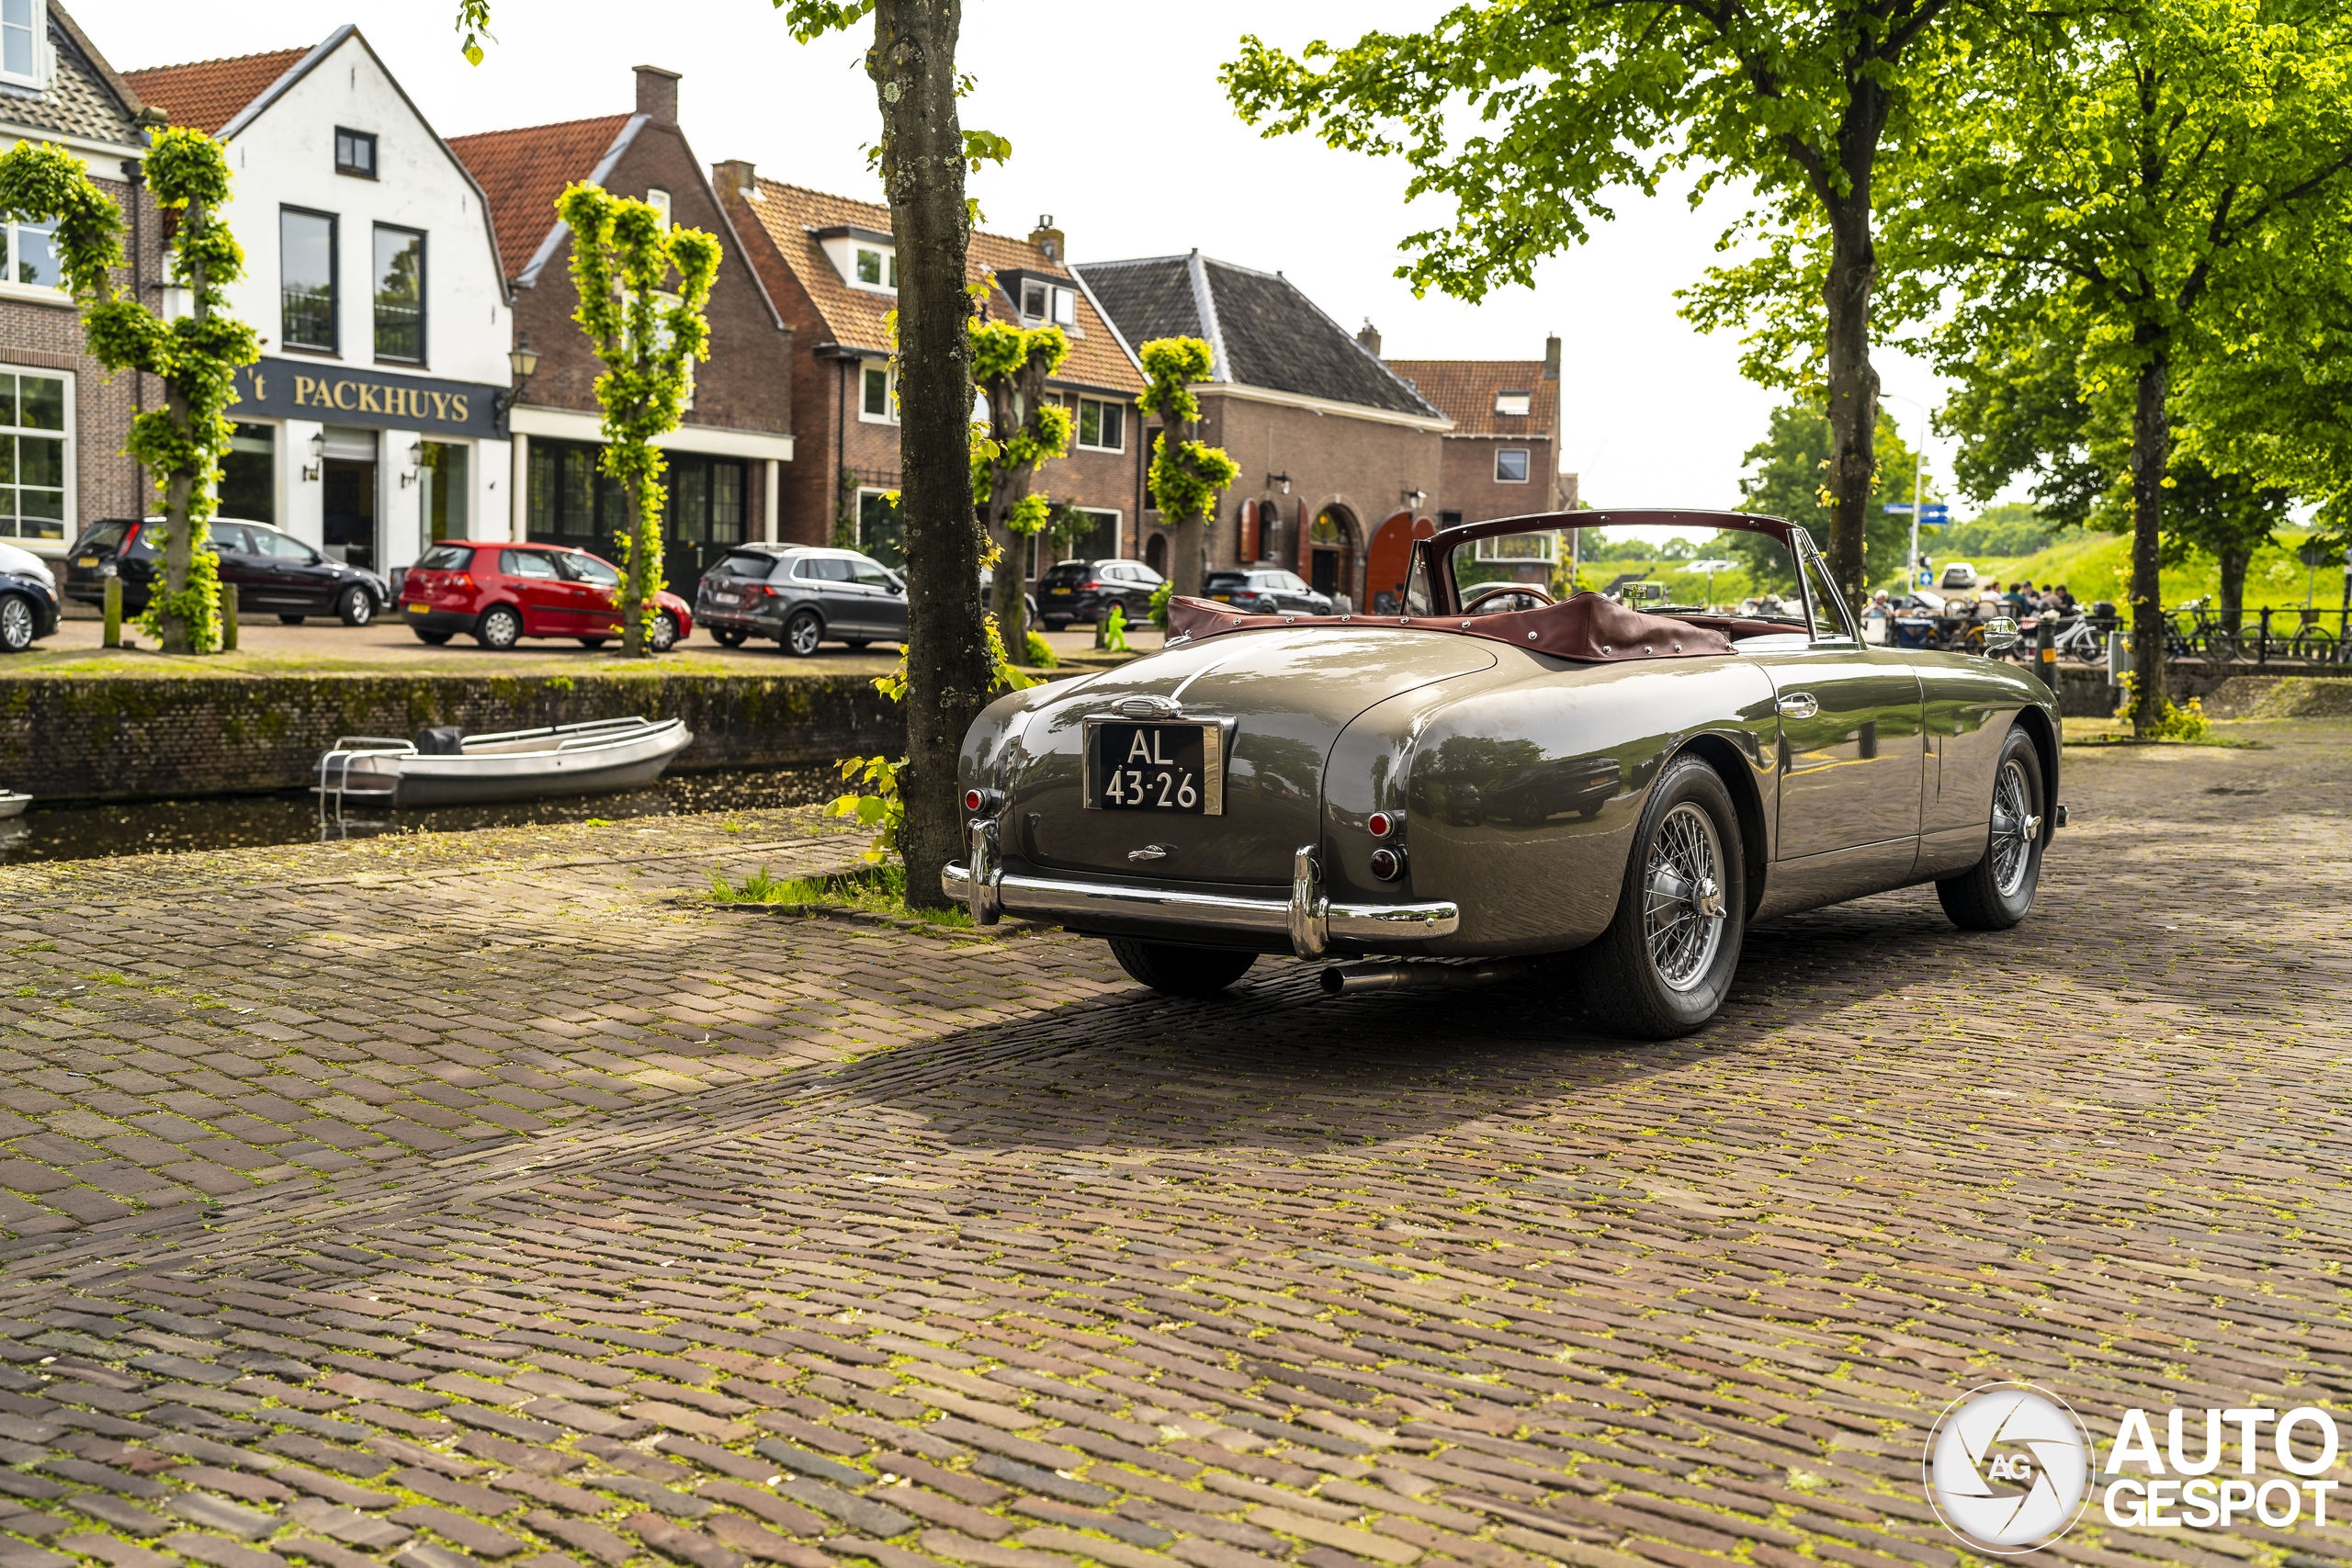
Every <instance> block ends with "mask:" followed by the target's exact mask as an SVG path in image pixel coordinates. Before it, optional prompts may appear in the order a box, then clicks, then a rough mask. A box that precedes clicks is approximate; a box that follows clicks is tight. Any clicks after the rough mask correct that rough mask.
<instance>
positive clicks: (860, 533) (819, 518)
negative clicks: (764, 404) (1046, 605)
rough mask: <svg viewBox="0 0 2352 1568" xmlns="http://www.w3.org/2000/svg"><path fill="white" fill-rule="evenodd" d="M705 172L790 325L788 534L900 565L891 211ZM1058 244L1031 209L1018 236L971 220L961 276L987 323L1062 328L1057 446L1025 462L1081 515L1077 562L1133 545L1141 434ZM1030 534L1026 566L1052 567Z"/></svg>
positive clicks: (740, 174) (1108, 341)
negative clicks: (795, 452)
mask: <svg viewBox="0 0 2352 1568" xmlns="http://www.w3.org/2000/svg"><path fill="white" fill-rule="evenodd" d="M714 179H715V183H716V184H717V185H718V189H719V191H720V192H721V194H722V195H724V197H726V199H727V201H728V202H729V205H730V206H731V207H732V208H733V209H735V211H736V213H737V214H738V226H739V227H740V228H741V230H742V231H744V233H745V234H746V235H747V236H752V241H751V243H752V254H753V255H754V257H755V258H756V259H757V261H758V263H759V265H760V266H761V268H762V270H763V274H764V275H765V276H766V277H767V279H768V288H769V290H770V292H771V293H772V294H773V295H774V296H775V299H776V302H777V304H778V306H779V308H780V309H782V310H783V311H784V314H785V317H786V320H788V321H790V322H791V323H792V325H793V326H794V328H795V329H796V331H797V333H798V338H799V342H800V344H801V345H802V347H801V349H800V351H799V352H797V354H796V355H794V358H793V367H792V378H793V409H794V412H795V415H796V417H797V422H798V423H797V428H798V434H799V436H800V452H801V460H800V461H799V462H797V463H796V464H795V465H794V468H793V471H792V473H791V474H790V475H789V476H788V477H787V479H786V499H785V502H784V509H783V512H784V517H785V520H786V534H785V537H787V538H790V539H795V540H797V541H800V542H802V543H805V544H823V543H827V542H840V543H842V544H852V543H854V544H855V545H856V546H857V547H861V548H864V549H865V550H867V551H869V552H871V553H872V554H873V555H874V556H875V557H876V558H877V559H880V560H882V561H885V562H887V563H888V564H890V565H893V566H896V565H899V564H901V563H902V561H903V559H904V553H903V550H902V549H901V547H900V538H901V536H900V533H899V525H898V521H897V518H896V516H895V515H894V508H893V507H892V506H891V505H890V503H889V502H888V499H887V492H888V491H895V490H897V489H898V487H899V423H898V398H897V387H896V384H895V382H894V380H893V376H894V372H893V371H892V369H891V366H890V357H891V349H890V340H889V331H888V316H889V313H890V311H891V310H894V309H895V308H896V307H897V303H898V254H897V251H896V248H895V245H894V243H893V242H892V239H891V234H890V209H888V208H887V207H883V206H880V205H877V204H876V203H874V202H867V201H854V200H852V199H850V198H849V197H840V196H829V195H827V194H825V193H824V192H822V191H814V190H807V189H804V188H802V187H800V186H788V185H784V184H781V183H779V182H777V181H775V180H769V179H762V178H760V177H758V175H756V173H755V172H754V170H753V167H752V164H749V163H744V162H733V163H727V164H719V165H718V168H717V169H716V170H715V171H714ZM1065 254H1066V253H1065V248H1064V240H1063V236H1062V233H1061V231H1059V230H1057V229H1056V228H1055V227H1054V226H1053V222H1052V220H1050V219H1040V220H1038V226H1037V228H1036V230H1035V232H1033V233H1032V234H1030V236H1029V237H1028V238H1027V239H1025V240H1016V239H1014V238H1012V236H1010V235H1006V234H991V233H987V232H984V231H976V232H975V233H974V234H973V235H972V241H971V250H970V276H971V279H972V281H973V282H975V283H986V284H987V285H988V286H989V287H988V291H987V293H986V296H985V307H986V309H987V310H988V313H989V318H990V319H991V320H994V321H1017V322H1019V323H1020V324H1022V325H1023V326H1031V327H1035V326H1043V325H1046V324H1049V323H1050V324H1052V325H1057V326H1059V327H1060V328H1061V329H1062V330H1063V331H1064V332H1065V333H1069V342H1070V347H1069V356H1068V357H1067V358H1065V359H1064V360H1063V361H1062V365H1061V368H1060V371H1059V372H1058V373H1057V375H1056V376H1055V377H1054V378H1052V379H1051V380H1050V381H1049V382H1048V383H1047V388H1048V392H1049V395H1051V396H1053V397H1057V398H1059V399H1061V400H1063V401H1064V402H1065V403H1067V404H1069V407H1070V409H1071V412H1072V420H1073V424H1074V427H1075V433H1074V435H1073V438H1072V443H1071V448H1070V450H1069V453H1068V454H1067V455H1065V456H1064V457H1059V458H1057V459H1055V460H1054V461H1053V462H1050V463H1047V464H1046V465H1045V466H1044V467H1043V468H1040V469H1039V470H1038V474H1037V488H1038V489H1040V490H1042V491H1045V492H1046V494H1047V495H1048V496H1049V497H1051V498H1052V499H1053V501H1054V502H1057V503H1058V504H1062V505H1067V506H1070V507H1074V508H1076V509H1077V510H1079V511H1080V512H1082V513H1088V514H1089V515H1090V516H1091V520H1092V523H1093V528H1092V531H1091V533H1090V534H1089V535H1087V536H1084V537H1082V538H1080V540H1079V541H1078V542H1077V543H1076V544H1075V545H1074V546H1073V547H1071V549H1070V551H1069V553H1070V554H1071V555H1072V556H1073V557H1075V558H1095V557H1102V556H1123V555H1129V554H1132V553H1134V552H1135V551H1136V549H1137V548H1138V547H1139V543H1138V539H1137V525H1138V521H1139V519H1140V516H1141V506H1142V501H1143V465H1144V460H1145V448H1144V443H1143V441H1142V439H1141V428H1140V425H1141V422H1140V420H1139V418H1138V416H1137V412H1136V398H1137V397H1138V396H1140V395H1141V393H1142V391H1143V375H1142V372H1141V371H1140V370H1138V369H1137V368H1136V360H1135V355H1134V354H1133V353H1132V352H1131V350H1130V347H1129V345H1128V344H1127V343H1126V342H1125V341H1124V340H1123V339H1122V338H1121V337H1120V334H1119V333H1118V331H1117V330H1116V329H1115V328H1114V326H1113V325H1112V324H1111V322H1110V321H1109V320H1108V319H1107V318H1106V317H1105V316H1104V315H1103V312H1102V310H1101V309H1100V307H1099V306H1098V305H1097V304H1096V302H1095V301H1094V300H1093V299H1091V298H1090V297H1089V295H1088V293H1087V289H1086V287H1085V285H1084V283H1083V282H1082V281H1081V280H1080V278H1079V277H1078V276H1077V275H1076V274H1075V273H1074V272H1072V271H1071V270H1070V269H1069V266H1068V265H1066V263H1065V261H1064V259H1063V258H1064V256H1065ZM1050 554H1051V552H1050V551H1049V550H1047V549H1046V548H1045V547H1043V544H1042V541H1040V540H1034V539H1033V541H1032V542H1031V546H1030V549H1029V554H1028V558H1027V559H1026V560H1025V561H1024V562H1023V563H1022V564H1023V575H1024V576H1025V577H1026V578H1028V579H1030V580H1033V581H1034V580H1035V578H1036V576H1037V575H1038V573H1039V572H1040V571H1041V570H1044V569H1045V568H1046V567H1047V566H1050V565H1052V564H1053V563H1052V561H1051V560H1050V559H1049V558H1048V557H1049V555H1050Z"/></svg>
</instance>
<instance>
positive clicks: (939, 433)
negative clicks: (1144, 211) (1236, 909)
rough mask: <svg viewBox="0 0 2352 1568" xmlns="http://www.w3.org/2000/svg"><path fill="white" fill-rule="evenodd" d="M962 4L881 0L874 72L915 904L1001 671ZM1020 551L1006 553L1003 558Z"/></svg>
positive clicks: (928, 892)
mask: <svg viewBox="0 0 2352 1568" xmlns="http://www.w3.org/2000/svg"><path fill="white" fill-rule="evenodd" d="M962 24H963V6H962V5H961V3H960V0H878V4H877V5H876V6H875V11H874V52H873V54H872V56H871V57H870V62H869V64H868V70H869V71H870V73H872V75H873V77H874V82H875V90H876V97H877V98H878V99H879V100H880V104H881V108H882V187H883V192H884V194H885V196H886V197H888V200H889V203H890V228H891V233H892V236H893V237H894V239H895V240H896V242H897V244H898V253H899V419H900V423H899V470H900V489H899V509H900V512H901V513H902V515H903V516H904V518H905V520H906V539H907V700H906V713H907V758H906V765H905V768H904V769H903V770H902V772H901V773H900V775H899V797H900V799H901V801H902V802H903V803H904V807H905V810H906V817H905V820H904V822H903V823H902V824H901V826H900V828H899V852H900V854H901V855H902V856H903V857H904V859H905V861H906V864H907V901H908V902H909V903H910V904H914V905H918V906H921V907H923V908H941V907H944V905H945V904H946V902H947V899H946V896H945V895H944V893H942V892H941V891H940V886H939V877H940V872H941V869H942V868H943V867H944V866H945V864H946V863H948V862H949V861H950V860H953V859H956V858H957V856H958V855H959V854H960V853H961V852H962V848H963V821H964V815H963V811H962V808H961V802H960V801H959V800H958V799H957V797H956V752H957V750H959V749H960V748H961V747H962V745H963V743H964V732H965V731H966V730H967V729H968V728H971V724H972V720H973V719H974V718H976V717H978V715H979V711H980V709H981V708H982V707H983V706H984V705H986V704H987V702H988V694H989V682H991V680H992V679H993V678H994V673H995V671H994V667H993V665H992V664H991V662H990V660H989V643H988V629H987V625H986V622H985V621H984V620H983V619H982V615H981V610H980V596H979V593H978V583H979V573H980V539H981V532H980V529H979V527H978V525H977V523H976V522H975V520H974V518H973V515H972V468H971V446H970V437H969V434H968V430H967V427H968V424H969V422H970V419H971V413H972V349H971V344H970V341H969V340H968V339H967V337H966V335H965V329H964V319H965V317H966V315H967V313H968V311H969V308H970V303H969V300H968V299H967V297H966V295H965V293H964V271H965V266H966V262H967V249H968V246H969V243H970V240H971V220H970V218H969V217H968V215H967V211H966V209H965V206H964V131H963V127H962V125H961V123H960V122H959V121H958V119H957V116H956V35H957V32H958V30H959V29H960V28H961V27H962ZM1009 564H1010V563H1008V565H1009Z"/></svg>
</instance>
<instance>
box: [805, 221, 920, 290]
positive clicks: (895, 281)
mask: <svg viewBox="0 0 2352 1568" xmlns="http://www.w3.org/2000/svg"><path fill="white" fill-rule="evenodd" d="M809 237H810V238H811V239H813V240H815V241H816V242H817V243H818V245H819V247H820V248H821V249H822V250H823V251H824V253H825V259H826V260H827V261H829V262H831V263H832V264H833V270H834V271H835V272H838V273H839V274H841V279H842V282H843V283H846V284H848V285H849V286H850V287H851V288H872V289H876V290H887V291H890V292H896V290H897V289H898V287H899V246H898V243H897V241H895V240H894V239H892V238H891V236H890V232H889V231H888V230H887V229H865V228H860V227H858V226H857V225H855V224H848V223H844V224H842V225H841V226H839V227H838V228H832V229H812V230H810V231H809Z"/></svg>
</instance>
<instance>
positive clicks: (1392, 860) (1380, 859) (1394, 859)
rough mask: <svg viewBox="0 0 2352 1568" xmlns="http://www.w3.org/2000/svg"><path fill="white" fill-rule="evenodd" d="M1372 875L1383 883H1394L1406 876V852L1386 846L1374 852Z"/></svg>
mask: <svg viewBox="0 0 2352 1568" xmlns="http://www.w3.org/2000/svg"><path fill="white" fill-rule="evenodd" d="M1372 874H1373V875H1374V876H1376V877H1378V878H1380V880H1381V881H1383V882H1394V881H1396V880H1397V878H1398V877H1400V876H1402V875H1404V874H1405V852H1404V851H1402V850H1392V849H1389V848H1387V847H1385V845H1384V846H1383V847H1382V848H1380V849H1376V850H1374V851H1373V852H1372Z"/></svg>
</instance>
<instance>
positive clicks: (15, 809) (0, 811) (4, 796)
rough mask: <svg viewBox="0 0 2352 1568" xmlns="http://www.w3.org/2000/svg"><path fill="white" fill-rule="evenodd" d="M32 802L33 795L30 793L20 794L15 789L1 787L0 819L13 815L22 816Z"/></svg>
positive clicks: (3, 819)
mask: <svg viewBox="0 0 2352 1568" xmlns="http://www.w3.org/2000/svg"><path fill="white" fill-rule="evenodd" d="M32 803H33V797H32V796H31V795H19V794H17V793H16V792H15V791H13V790H5V789H0V821H5V820H6V819H7V818H11V817H22V816H23V815H24V814H25V807H28V806H30V805H31V804H32Z"/></svg>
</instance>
